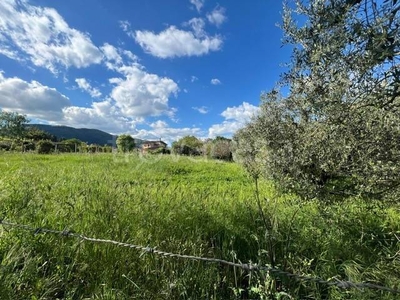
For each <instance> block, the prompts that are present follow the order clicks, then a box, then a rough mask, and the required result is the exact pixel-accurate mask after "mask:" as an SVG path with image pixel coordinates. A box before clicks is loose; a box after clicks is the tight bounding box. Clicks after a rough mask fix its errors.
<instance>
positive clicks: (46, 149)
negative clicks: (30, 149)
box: [36, 141, 54, 154]
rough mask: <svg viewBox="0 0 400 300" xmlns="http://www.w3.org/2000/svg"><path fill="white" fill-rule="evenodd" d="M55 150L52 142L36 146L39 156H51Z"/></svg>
mask: <svg viewBox="0 0 400 300" xmlns="http://www.w3.org/2000/svg"><path fill="white" fill-rule="evenodd" d="M53 149H54V144H53V143H52V142H51V141H39V142H37V144H36V151H37V153H39V154H50V153H51V152H53Z"/></svg>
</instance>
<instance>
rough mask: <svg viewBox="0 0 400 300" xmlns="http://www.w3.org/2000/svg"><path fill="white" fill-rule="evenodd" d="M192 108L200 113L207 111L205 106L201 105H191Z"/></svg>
mask: <svg viewBox="0 0 400 300" xmlns="http://www.w3.org/2000/svg"><path fill="white" fill-rule="evenodd" d="M192 109H194V110H197V111H198V112H199V113H201V114H207V113H208V112H209V110H208V107H207V106H201V107H192Z"/></svg>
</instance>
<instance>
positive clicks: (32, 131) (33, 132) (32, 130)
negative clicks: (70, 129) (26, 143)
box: [25, 126, 56, 142]
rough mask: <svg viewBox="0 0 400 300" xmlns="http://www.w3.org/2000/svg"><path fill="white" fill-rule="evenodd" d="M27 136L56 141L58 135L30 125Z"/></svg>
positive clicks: (32, 138)
mask: <svg viewBox="0 0 400 300" xmlns="http://www.w3.org/2000/svg"><path fill="white" fill-rule="evenodd" d="M25 138H26V139H29V140H33V141H40V140H50V141H54V142H55V141H56V137H55V136H54V135H52V134H50V133H48V132H46V131H43V130H40V129H39V128H37V127H35V126H28V128H27V129H26V132H25Z"/></svg>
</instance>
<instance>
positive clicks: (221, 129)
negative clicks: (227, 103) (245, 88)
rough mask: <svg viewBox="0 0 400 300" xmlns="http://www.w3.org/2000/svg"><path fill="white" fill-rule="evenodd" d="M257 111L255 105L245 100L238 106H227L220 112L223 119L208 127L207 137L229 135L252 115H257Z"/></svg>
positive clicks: (244, 123) (243, 124)
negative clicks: (219, 122)
mask: <svg viewBox="0 0 400 300" xmlns="http://www.w3.org/2000/svg"><path fill="white" fill-rule="evenodd" d="M258 111H259V108H258V107H257V106H254V105H252V104H250V103H247V102H243V103H242V104H241V105H239V106H233V107H228V108H227V109H225V110H224V111H223V112H222V113H221V116H223V117H224V118H225V120H224V121H223V122H222V123H221V124H214V125H212V126H211V127H210V128H209V130H208V135H209V137H211V138H213V137H215V136H217V135H228V136H231V135H232V134H234V133H235V132H236V131H237V130H239V129H240V128H242V127H244V126H245V125H246V123H247V122H249V121H250V120H251V118H252V117H253V116H255V115H257V114H258Z"/></svg>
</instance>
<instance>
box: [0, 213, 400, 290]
mask: <svg viewBox="0 0 400 300" xmlns="http://www.w3.org/2000/svg"><path fill="white" fill-rule="evenodd" d="M0 225H2V226H3V227H4V226H8V227H12V228H19V229H22V230H25V231H31V232H33V233H34V234H39V233H45V234H47V233H48V234H55V235H60V236H63V237H69V238H77V239H81V240H83V241H88V242H92V243H105V244H112V245H115V246H118V247H126V248H131V249H136V250H140V251H143V252H145V253H151V254H156V255H159V256H162V257H166V258H179V259H187V260H194V261H204V262H208V263H218V264H224V265H227V266H231V267H237V268H240V269H243V270H246V271H250V272H251V271H254V272H257V271H267V272H269V273H271V274H274V275H276V276H285V277H288V278H292V279H294V280H297V281H305V282H316V283H319V284H323V285H327V286H336V287H338V288H341V289H353V288H355V289H364V288H368V289H374V290H380V291H386V292H390V293H396V294H400V290H398V289H393V288H389V287H385V286H381V285H377V284H374V283H369V282H351V281H346V280H338V279H331V280H324V279H321V278H319V277H312V276H307V275H298V274H293V273H290V272H287V271H282V270H280V269H277V268H274V267H270V266H260V265H255V264H252V263H248V264H242V263H235V262H231V261H227V260H223V259H219V258H209V257H200V256H193V255H185V254H177V253H170V252H166V251H161V250H158V249H155V248H152V247H145V246H140V245H135V244H130V243H124V242H118V241H114V240H107V239H98V238H93V237H88V236H85V235H83V234H79V233H75V232H72V231H70V230H67V229H65V230H63V231H60V230H54V229H47V228H42V227H38V228H35V227H31V226H29V225H24V224H18V223H11V222H8V221H5V220H4V219H0Z"/></svg>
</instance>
